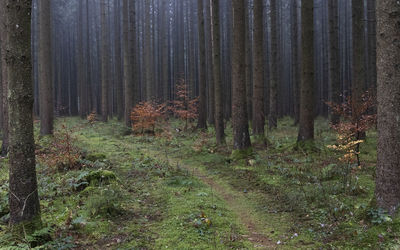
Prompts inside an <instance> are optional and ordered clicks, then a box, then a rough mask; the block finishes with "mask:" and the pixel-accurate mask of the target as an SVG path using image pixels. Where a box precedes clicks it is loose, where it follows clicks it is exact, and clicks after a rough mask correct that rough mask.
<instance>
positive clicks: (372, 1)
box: [367, 0, 376, 89]
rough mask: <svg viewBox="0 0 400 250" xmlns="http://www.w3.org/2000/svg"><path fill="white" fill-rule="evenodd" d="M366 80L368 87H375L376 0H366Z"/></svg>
mask: <svg viewBox="0 0 400 250" xmlns="http://www.w3.org/2000/svg"><path fill="white" fill-rule="evenodd" d="M367 6H368V14H367V20H368V56H369V57H368V62H369V67H368V80H369V88H373V89H375V88H376V0H368V1H367Z"/></svg>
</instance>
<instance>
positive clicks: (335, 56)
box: [328, 0, 341, 125]
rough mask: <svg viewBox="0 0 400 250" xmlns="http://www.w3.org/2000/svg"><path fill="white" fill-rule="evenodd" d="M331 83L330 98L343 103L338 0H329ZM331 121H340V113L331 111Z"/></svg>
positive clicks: (333, 101)
mask: <svg viewBox="0 0 400 250" xmlns="http://www.w3.org/2000/svg"><path fill="white" fill-rule="evenodd" d="M328 4H329V7H328V8H329V84H330V93H331V96H330V99H331V102H332V103H334V104H340V103H341V95H340V54H339V17H338V15H339V13H338V2H337V0H329V2H328ZM330 120H331V123H332V124H333V125H336V124H338V123H339V121H340V116H339V114H337V113H335V112H333V113H331V119H330Z"/></svg>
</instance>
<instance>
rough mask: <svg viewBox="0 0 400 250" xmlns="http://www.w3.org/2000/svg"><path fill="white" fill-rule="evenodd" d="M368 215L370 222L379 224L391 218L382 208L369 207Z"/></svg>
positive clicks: (389, 220)
mask: <svg viewBox="0 0 400 250" xmlns="http://www.w3.org/2000/svg"><path fill="white" fill-rule="evenodd" d="M368 217H369V219H370V220H371V223H372V224H375V225H379V224H382V223H386V222H392V218H390V216H389V215H388V214H387V213H386V211H385V210H383V209H382V208H377V209H370V210H369V211H368Z"/></svg>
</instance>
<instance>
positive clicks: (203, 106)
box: [197, 0, 207, 129]
mask: <svg viewBox="0 0 400 250" xmlns="http://www.w3.org/2000/svg"><path fill="white" fill-rule="evenodd" d="M197 11H198V13H197V17H198V25H199V27H198V29H199V62H200V63H199V77H198V79H199V117H198V121H197V128H199V129H207V102H206V92H207V91H206V60H205V59H206V58H205V57H206V52H205V40H204V14H203V12H204V9H203V0H197Z"/></svg>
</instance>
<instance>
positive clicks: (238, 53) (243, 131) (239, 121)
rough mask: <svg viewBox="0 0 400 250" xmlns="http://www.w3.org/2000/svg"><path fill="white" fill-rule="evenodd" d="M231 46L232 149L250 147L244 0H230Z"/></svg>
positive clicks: (240, 149)
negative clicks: (231, 17) (231, 12)
mask: <svg viewBox="0 0 400 250" xmlns="http://www.w3.org/2000/svg"><path fill="white" fill-rule="evenodd" d="M232 8H233V30H234V32H233V48H232V90H233V92H232V126H233V148H234V150H239V151H242V150H246V149H248V148H250V147H251V143H250V136H249V124H248V116H247V106H246V82H245V65H244V60H243V58H244V56H245V49H246V46H245V27H246V25H245V0H232Z"/></svg>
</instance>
